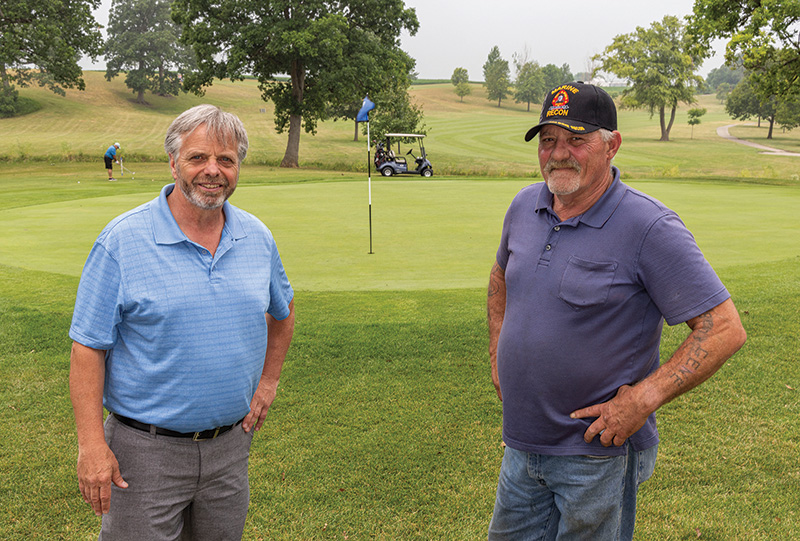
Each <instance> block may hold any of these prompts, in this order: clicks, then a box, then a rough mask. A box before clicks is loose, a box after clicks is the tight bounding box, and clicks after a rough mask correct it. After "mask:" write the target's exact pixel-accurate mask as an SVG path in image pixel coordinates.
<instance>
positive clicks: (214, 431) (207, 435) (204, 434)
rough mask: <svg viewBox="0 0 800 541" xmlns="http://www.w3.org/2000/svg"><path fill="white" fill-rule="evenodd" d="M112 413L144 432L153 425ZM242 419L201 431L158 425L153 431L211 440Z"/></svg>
mask: <svg viewBox="0 0 800 541" xmlns="http://www.w3.org/2000/svg"><path fill="white" fill-rule="evenodd" d="M112 415H113V416H114V417H115V418H116V419H117V421H119V422H120V423H122V424H124V425H126V426H129V427H131V428H135V429H137V430H142V431H144V432H150V429H151V427H152V426H153V425H148V424H145V423H140V422H139V421H137V420H135V419H131V418H129V417H123V416H122V415H118V414H116V413H113V414H112ZM242 421H244V419H242V420H241V421H238V422H236V423H233V424H232V425H227V426H218V427H217V428H209V429H208V430H203V431H201V432H175V431H174V430H169V429H167V428H159V427H155V432H156V434H157V435H159V436H169V437H171V438H192V440H194V441H202V440H213V439H214V438H216V437H217V436H221V435H223V434H224V433H225V432H227V431H229V430H230V429H231V428H233V427H235V426H237V425H239V424H241V422H242Z"/></svg>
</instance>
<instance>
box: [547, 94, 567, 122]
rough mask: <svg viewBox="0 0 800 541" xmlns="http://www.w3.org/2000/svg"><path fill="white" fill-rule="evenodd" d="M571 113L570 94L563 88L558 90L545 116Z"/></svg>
mask: <svg viewBox="0 0 800 541" xmlns="http://www.w3.org/2000/svg"><path fill="white" fill-rule="evenodd" d="M568 114H569V94H568V93H567V91H566V90H564V89H563V88H562V89H560V90H559V91H558V92H556V95H555V96H554V97H553V101H552V105H551V106H550V109H548V110H547V113H546V114H545V117H547V118H550V117H552V116H567V115H568Z"/></svg>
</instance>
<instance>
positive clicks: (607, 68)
mask: <svg viewBox="0 0 800 541" xmlns="http://www.w3.org/2000/svg"><path fill="white" fill-rule="evenodd" d="M99 4H100V0H3V2H2V3H1V4H0V38H1V39H0V116H3V115H11V114H15V113H16V112H17V111H18V110H19V108H20V100H19V95H18V92H17V90H16V86H20V87H24V86H28V85H31V84H39V85H41V86H45V87H47V88H50V89H51V90H52V91H54V92H56V93H60V94H63V93H64V89H65V88H77V89H79V90H82V89H84V88H85V83H84V81H83V78H82V71H81V69H80V67H79V66H78V60H79V59H80V58H81V57H83V56H88V57H90V58H91V59H92V60H96V59H97V58H98V57H99V56H101V55H105V57H106V58H107V70H106V77H107V78H108V79H111V78H113V77H116V76H118V75H120V74H122V73H125V83H126V85H128V87H129V88H131V90H132V91H133V92H134V93H135V94H136V96H137V100H139V101H143V100H144V93H145V92H146V91H151V92H154V93H157V94H163V95H175V94H176V93H177V92H181V91H191V92H196V93H198V94H202V93H203V91H204V90H205V89H206V88H207V87H208V86H210V85H211V84H212V83H213V81H214V80H215V79H225V78H228V79H231V80H241V79H243V78H244V77H246V76H253V77H255V78H256V79H257V80H258V86H259V89H260V90H261V93H262V98H263V99H264V100H265V101H267V100H269V101H272V102H273V104H274V110H275V127H276V130H277V131H278V132H279V133H283V132H288V142H287V147H286V152H285V154H284V158H283V161H282V164H281V165H283V166H287V167H296V166H297V165H298V155H299V142H300V135H301V132H302V131H305V132H307V133H312V134H313V133H315V131H316V126H317V124H318V122H320V121H322V120H328V119H334V120H336V119H351V120H353V121H354V118H355V114H356V112H357V110H358V108H359V106H360V102H361V98H363V97H364V96H366V95H369V96H370V97H371V99H372V100H373V101H374V102H375V103H376V105H377V107H376V109H375V110H374V111H373V115H372V116H371V120H373V122H374V123H375V128H376V130H375V131H376V132H377V133H383V132H386V131H418V132H422V133H424V124H422V111H421V110H420V109H418V108H417V107H416V106H415V105H414V104H413V103H412V102H411V101H410V99H409V97H408V88H409V86H410V84H411V81H412V79H413V77H414V76H415V74H414V71H413V70H414V66H415V61H414V59H413V58H411V57H410V56H409V55H408V54H407V53H405V52H404V51H403V50H402V49H401V48H400V41H399V37H400V34H401V32H403V31H406V32H408V33H409V34H410V35H415V34H416V32H417V30H418V28H419V21H418V20H417V16H416V11H415V10H414V9H413V8H407V7H406V6H405V5H404V2H403V1H402V0H384V1H383V2H381V3H380V4H378V3H376V2H375V0H341V1H336V2H334V1H331V0H238V1H237V2H235V3H232V2H227V3H226V2H221V3H209V2H207V1H205V0H174V1H170V0H113V1H112V4H111V12H110V16H109V25H108V39H107V40H105V41H104V40H103V38H102V34H101V32H100V25H98V24H97V22H96V21H95V20H94V17H93V15H92V11H93V10H94V9H97V8H98V7H99ZM799 28H800V9H798V2H797V0H770V2H753V1H751V0H696V1H695V4H694V11H693V13H692V15H690V16H689V17H687V18H685V19H683V20H681V19H678V18H677V17H673V16H666V17H664V18H663V19H662V20H661V21H656V22H654V23H652V24H651V26H650V27H648V28H644V27H637V28H636V29H635V31H633V32H631V33H629V34H623V35H619V36H617V37H616V38H614V40H613V42H612V43H611V44H610V45H608V47H606V49H605V50H604V51H603V52H602V53H600V54H598V55H595V56H594V57H593V58H592V61H593V62H595V63H596V67H595V68H594V69H593V70H592V72H591V73H586V74H581V76H580V78H581V79H583V80H590V79H591V78H592V77H593V76H594V75H596V74H598V73H608V74H613V75H615V76H616V77H618V78H620V79H623V80H624V81H626V83H627V87H626V88H625V89H624V90H623V91H622V94H621V97H620V99H619V102H620V106H621V107H631V108H641V109H645V110H648V111H649V112H650V114H651V115H653V116H654V115H656V114H658V117H659V121H660V125H661V140H663V141H668V140H669V133H670V129H671V128H672V125H673V122H674V120H675V113H676V109H677V107H678V105H679V104H680V103H686V104H692V103H694V102H695V96H696V94H697V93H698V92H700V91H702V88H703V85H704V81H703V80H702V78H701V77H699V76H698V75H697V70H698V68H699V66H700V65H701V64H702V62H703V60H704V59H706V58H708V57H709V56H710V54H711V52H710V51H711V47H710V43H711V42H712V41H713V40H716V39H728V40H729V41H728V44H727V48H726V53H725V60H726V63H727V66H728V67H730V68H733V69H738V68H739V67H740V68H741V69H742V70H743V73H744V74H745V76H744V77H743V79H742V80H741V81H740V82H737V83H736V86H735V87H733V88H732V89H731V91H730V94H728V95H727V96H726V107H728V108H729V112H730V113H731V114H732V115H740V116H739V117H736V116H735V118H748V117H752V116H756V117H758V118H764V119H768V120H769V121H770V126H772V124H773V123H775V122H777V123H779V124H781V125H783V126H784V127H786V128H791V127H794V126H797V125H798V124H799V123H800V105H798V101H800V48H799V47H798V46H797V44H798V42H800V35H799V31H798V29H799ZM513 63H514V67H515V70H516V79H515V80H514V82H513V83H512V81H511V79H510V68H509V63H508V61H507V60H505V59H503V58H502V57H501V55H500V51H499V49H498V48H497V47H494V48H492V50H491V51H490V53H489V57H488V58H487V61H486V63H485V64H484V66H483V69H484V81H485V82H484V84H485V86H486V88H487V95H488V97H489V99H491V100H496V101H497V104H498V106H500V105H501V104H502V101H503V100H504V99H507V98H508V97H509V96H512V95H513V97H514V99H515V100H517V101H518V102H524V103H527V104H528V108H530V103H531V102H534V103H539V101H540V100H541V97H542V95H543V93H544V92H545V91H546V90H547V89H548V88H552V87H553V86H556V85H557V84H559V83H561V82H567V81H568V80H570V79H572V78H573V75H572V74H571V73H569V66H568V65H566V64H565V65H563V66H561V67H560V68H559V67H557V66H555V65H552V64H548V65H546V66H543V67H540V66H539V65H538V64H537V63H536V62H535V61H533V60H532V59H530V58H529V54H528V53H523V54H520V55H514V57H513ZM459 70H463V68H459V69H457V70H456V71H454V73H453V76H452V78H451V80H452V81H453V84H454V85H456V92H457V93H458V94H459V95H460V96H461V98H462V100H463V97H464V96H465V95H467V94H466V93H468V92H469V85H468V84H466V82H467V81H468V74H467V73H466V70H463V72H461V71H459ZM556 79H558V80H556ZM745 115H749V116H745ZM771 134H772V130H770V135H769V136H770V137H771ZM355 135H356V137H357V135H358V125H357V124H356V125H355Z"/></svg>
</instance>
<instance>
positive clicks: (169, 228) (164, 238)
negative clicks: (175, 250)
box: [153, 183, 247, 244]
mask: <svg viewBox="0 0 800 541" xmlns="http://www.w3.org/2000/svg"><path fill="white" fill-rule="evenodd" d="M173 189H175V183H172V184H167V185H166V186H164V187H163V188H162V189H161V193H160V194H159V195H158V198H156V200H155V201H154V203H155V212H153V226H154V229H155V241H156V244H177V243H179V242H184V241H188V240H189V238H188V237H187V236H186V234H184V232H183V231H181V228H180V227H179V226H178V222H177V221H175V216H173V215H172V211H171V210H170V209H169V203H168V202H167V196H168V195H169V194H171V193H172V190H173ZM222 210H223V212H224V213H225V225H224V226H223V230H222V235H223V236H225V234H226V233H227V234H228V235H229V236H230V237H231V238H232V239H234V240H238V239H241V238H244V237H246V236H247V234H246V233H245V231H244V228H243V227H242V224H241V222H240V221H239V217H238V216H237V215H236V213H235V212H234V207H233V205H231V204H230V203H228V202H227V201H225V203H224V204H223V205H222Z"/></svg>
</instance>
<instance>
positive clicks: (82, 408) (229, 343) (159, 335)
mask: <svg viewBox="0 0 800 541" xmlns="http://www.w3.org/2000/svg"><path fill="white" fill-rule="evenodd" d="M247 146H248V143H247V133H246V132H245V129H244V125H243V124H242V122H241V121H240V120H239V119H238V118H237V117H236V116H234V115H232V114H230V113H225V112H223V111H221V110H219V109H218V108H217V107H214V106H212V105H199V106H197V107H193V108H192V109H189V110H188V111H186V112H184V113H183V114H181V115H180V116H178V118H176V119H175V120H174V121H173V123H172V125H171V126H170V127H169V129H168V130H167V136H166V139H165V141H164V149H165V150H166V152H167V154H168V155H169V161H170V167H171V169H172V176H173V178H174V179H175V184H169V185H167V186H165V187H164V188H163V189H162V190H161V194H160V195H159V197H157V198H156V199H154V200H152V201H150V202H149V203H145V204H144V205H141V206H140V207H138V208H136V209H133V210H131V211H129V212H126V213H125V214H123V215H121V216H119V217H117V218H115V219H114V220H112V221H111V223H109V224H108V225H107V226H106V227H105V228H104V229H103V231H102V232H101V233H100V236H98V238H97V240H96V241H95V243H94V246H93V247H92V250H91V252H90V254H89V257H88V259H87V261H86V265H85V266H84V270H83V273H82V275H81V281H80V285H79V286H78V294H77V298H76V301H75V311H74V315H73V319H72V325H71V327H70V337H71V338H72V339H73V341H74V342H73V346H72V355H71V359H70V396H71V398H72V404H73V409H74V412H75V422H76V425H77V430H78V465H77V473H78V485H79V488H80V491H81V494H82V496H83V498H84V500H85V501H86V503H88V504H89V505H91V507H92V509H93V511H94V512H95V514H97V515H98V516H102V517H103V518H102V525H101V531H100V539H101V540H110V539H113V540H115V541H118V540H130V541H134V540H135V541H141V540H144V539H146V540H156V539H165V540H166V539H178V538H180V539H193V540H214V541H217V540H238V539H241V537H242V531H243V528H244V523H245V518H246V516H247V508H248V504H249V496H250V492H249V481H248V476H247V465H248V457H249V452H250V444H251V441H252V438H253V432H255V431H257V430H258V429H259V428H260V427H261V425H262V424H263V422H264V418H265V417H266V415H267V410H268V409H269V408H270V405H271V404H272V402H273V400H274V399H275V395H276V392H277V387H278V380H279V377H280V373H281V368H282V366H283V361H284V358H285V356H286V352H287V350H288V348H289V344H290V342H291V339H292V334H293V330H294V301H293V297H294V295H293V291H292V288H291V286H290V285H289V281H288V279H287V277H286V273H285V271H284V268H283V264H282V263H281V258H280V255H279V254H278V249H277V246H276V244H275V240H274V239H273V237H272V234H271V233H270V231H269V229H267V227H266V226H265V225H264V224H263V223H262V222H261V221H260V220H259V219H258V218H256V217H255V216H253V215H252V214H249V213H247V212H244V211H242V210H240V209H238V208H236V207H234V206H233V205H231V204H230V203H229V202H228V201H227V199H228V197H230V195H231V194H232V193H233V191H234V189H235V188H236V184H237V182H238V179H239V169H240V164H241V162H242V160H244V158H245V156H246V154H247ZM104 406H105V408H106V409H107V410H108V411H109V415H108V417H107V418H106V419H105V422H104V421H103V407H104Z"/></svg>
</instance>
